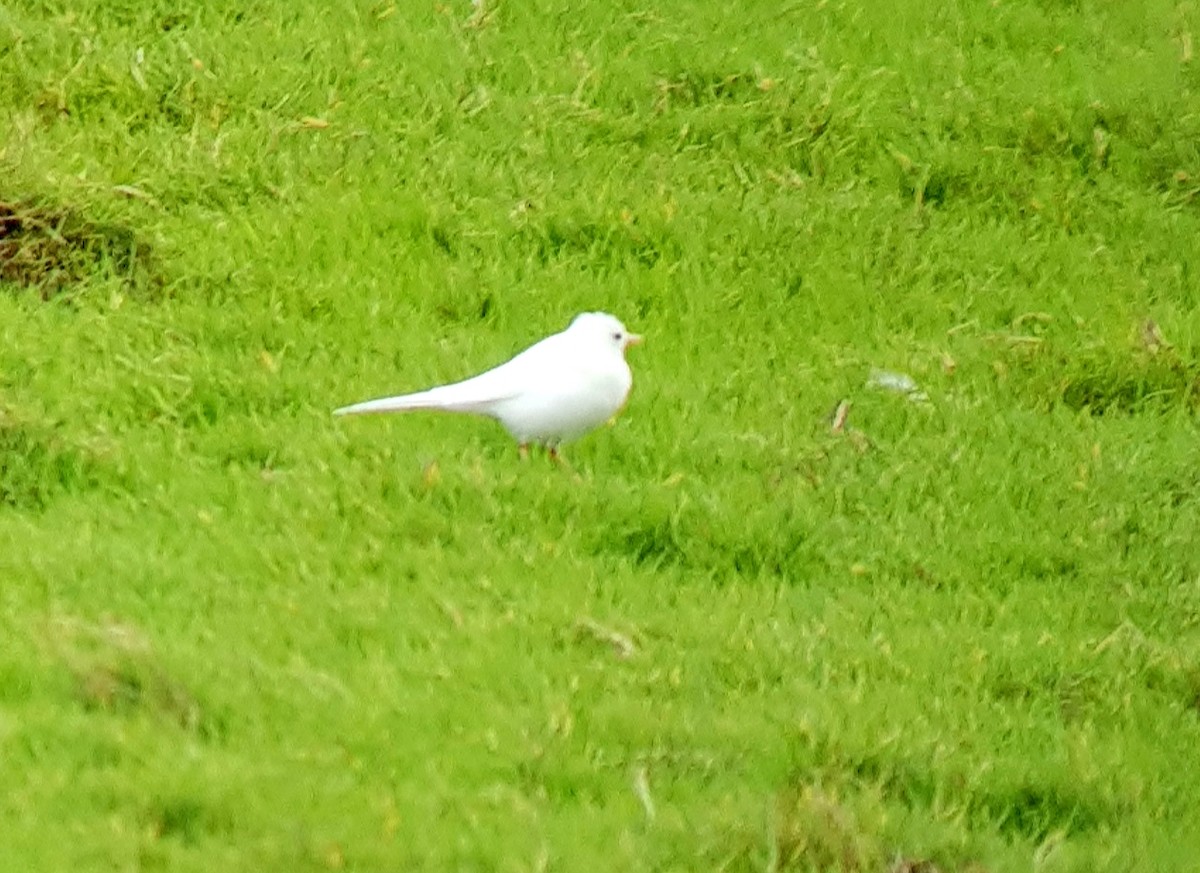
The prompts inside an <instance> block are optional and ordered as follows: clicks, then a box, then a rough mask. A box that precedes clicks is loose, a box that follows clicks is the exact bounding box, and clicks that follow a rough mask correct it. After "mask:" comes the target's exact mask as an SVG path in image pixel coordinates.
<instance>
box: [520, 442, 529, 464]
mask: <svg viewBox="0 0 1200 873" xmlns="http://www.w3.org/2000/svg"><path fill="white" fill-rule="evenodd" d="M517 457H519V458H520V459H521V460H522V461H528V460H529V443H521V444H520V445H519V446H517Z"/></svg>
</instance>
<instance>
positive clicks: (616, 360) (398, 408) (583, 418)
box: [333, 312, 642, 460]
mask: <svg viewBox="0 0 1200 873" xmlns="http://www.w3.org/2000/svg"><path fill="white" fill-rule="evenodd" d="M641 341H642V338H641V337H640V336H639V335H638V334H636V333H630V332H629V331H627V330H626V329H625V325H623V324H621V322H620V321H618V320H617V319H616V318H614V317H613V316H611V315H608V314H607V313H604V312H584V313H582V314H580V315H577V316H575V319H574V320H573V321H572V322H571V324H570V326H568V327H567V329H566V330H564V331H562V332H560V333H556V334H554V335H552V336H548V337H546V338H545V339H544V340H541V341H540V342H537V343H535V344H534V345H532V346H530V347H529V348H527V349H526V350H525V351H523V352H521V353H520V354H519V355H517V356H516V357H515V358H513V359H512V360H510V361H506V362H505V363H503V364H501V365H500V366H498V367H496V368H495V369H492V370H488V371H487V372H486V373H480V374H479V375H478V376H474V377H472V378H470V379H465V380H463V381H462V382H455V383H453V384H451V385H441V386H439V387H437V388H430V389H429V390H428V391H418V392H416V393H415V394H401V395H399V396H397V397H383V398H380V399H379V400H367V401H365V402H363V403H356V404H354V405H353V406H343V407H342V408H341V409H335V410H334V411H333V413H334V415H354V414H359V413H368V412H408V411H411V410H416V409H436V410H441V411H444V412H466V413H471V414H474V415H484V416H488V417H490V418H494V419H496V420H497V421H499V422H500V423H501V424H502V425H504V427H505V429H506V430H507V431H508V432H509V433H510V434H512V436H513V438H514V439H515V440H516V441H517V445H518V446H519V449H520V454H521V457H522V458H525V457H527V456H528V454H529V445H530V443H536V444H538V445H542V446H545V447H546V449H547V451H548V452H549V453H550V457H552V458H554V459H555V460H558V459H559V455H558V447H559V445H560V444H561V443H563V442H565V441H567V440H572V439H575V438H576V437H580V436H583V435H584V434H585V433H587V432H588V431H590V430H592V429H593V428H595V427H598V426H599V425H601V424H604V422H606V421H608V420H609V419H610V418H612V417H613V416H614V415H616V414H617V413H618V412H620V410H621V407H622V406H624V405H625V400H626V398H627V397H628V396H629V389H630V387H631V386H632V384H633V374H632V373H631V372H630V371H629V364H628V363H626V361H625V349H627V348H628V347H629V346H632V345H637V344H638V343H640V342H641Z"/></svg>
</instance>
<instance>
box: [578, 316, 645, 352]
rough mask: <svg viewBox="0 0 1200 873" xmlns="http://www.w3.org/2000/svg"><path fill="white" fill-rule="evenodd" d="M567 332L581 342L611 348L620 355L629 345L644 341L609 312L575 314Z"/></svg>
mask: <svg viewBox="0 0 1200 873" xmlns="http://www.w3.org/2000/svg"><path fill="white" fill-rule="evenodd" d="M567 333H568V334H570V335H571V336H572V337H578V338H579V342H580V343H586V344H588V345H590V346H601V347H607V348H611V349H613V350H615V351H616V352H617V354H620V355H623V354H624V353H625V349H627V348H629V346H636V345H638V344H639V343H640V342H641V341H642V337H641V335H640V334H636V333H630V332H629V331H628V330H626V329H625V325H623V324H621V322H620V321H619V320H618V319H616V318H614V317H613V316H611V315H609V314H608V313H607V312H584V313H581V314H579V315H577V316H575V320H574V321H572V322H571V326H570V327H569V328H567Z"/></svg>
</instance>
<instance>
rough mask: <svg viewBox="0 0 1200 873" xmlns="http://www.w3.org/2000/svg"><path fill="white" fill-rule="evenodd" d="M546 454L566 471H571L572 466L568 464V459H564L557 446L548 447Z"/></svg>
mask: <svg viewBox="0 0 1200 873" xmlns="http://www.w3.org/2000/svg"><path fill="white" fill-rule="evenodd" d="M546 454H547V455H549V456H550V460H551V461H553V462H554V463H556V464H558V466H560V467H562V468H563V469H564V470H570V469H571V465H570V464H568V463H567V459H566V458H564V457H563V455H562V452H560V451H559V450H558V446H556V445H548V446H546Z"/></svg>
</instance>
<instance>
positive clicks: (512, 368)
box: [333, 336, 557, 415]
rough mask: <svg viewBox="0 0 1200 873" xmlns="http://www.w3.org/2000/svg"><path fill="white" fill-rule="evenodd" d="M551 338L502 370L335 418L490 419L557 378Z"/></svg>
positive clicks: (359, 406)
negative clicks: (416, 415) (462, 415)
mask: <svg viewBox="0 0 1200 873" xmlns="http://www.w3.org/2000/svg"><path fill="white" fill-rule="evenodd" d="M555 339H557V336H553V337H547V338H546V339H544V340H542V341H541V342H539V343H536V344H535V345H532V346H530V347H529V348H527V349H526V350H525V351H523V352H521V353H520V354H519V355H517V356H516V357H515V358H513V359H511V360H509V361H505V362H504V363H503V364H501V365H500V366H498V367H495V368H493V369H491V370H488V371H487V372H485V373H480V374H479V375H478V376H472V377H471V378H470V379H464V380H463V381H461V382H454V383H452V384H450V385H440V386H438V387H437V388H430V389H429V390H428V391H418V392H416V393H414V394H400V395H397V396H395V397H381V398H379V399H378V400H367V401H364V402H362V403H355V404H354V405H352V406H343V407H342V408H341V409H335V410H334V411H333V413H334V415H356V414H361V413H370V412H401V411H406V410H414V409H440V410H444V411H447V412H473V413H477V414H480V415H487V414H489V413H490V412H491V411H492V408H493V407H494V406H495V404H497V403H499V402H501V401H504V400H511V399H512V398H513V397H516V396H518V395H520V394H521V393H523V392H525V391H529V390H531V389H534V388H535V387H536V385H537V384H538V383H539V382H541V381H542V380H544V379H545V378H546V377H547V376H553V372H554V366H553V361H552V357H553V355H552V354H548V353H552V351H553V349H554V348H555V346H556V344H555V343H551V340H555Z"/></svg>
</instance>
